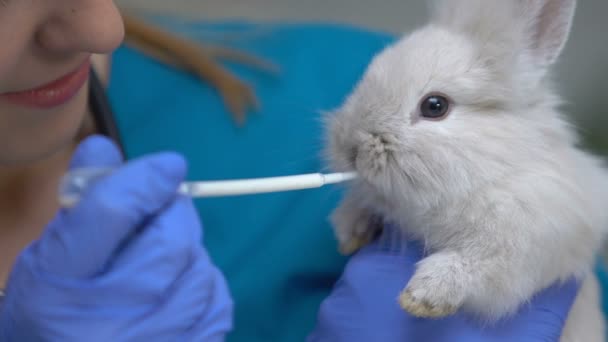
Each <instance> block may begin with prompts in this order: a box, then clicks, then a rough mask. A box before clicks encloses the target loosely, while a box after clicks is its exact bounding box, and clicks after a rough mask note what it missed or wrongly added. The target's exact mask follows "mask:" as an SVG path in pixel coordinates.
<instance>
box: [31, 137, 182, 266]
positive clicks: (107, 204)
mask: <svg viewBox="0 0 608 342" xmlns="http://www.w3.org/2000/svg"><path fill="white" fill-rule="evenodd" d="M98 146H101V145H98ZM97 151H99V150H96V149H94V148H93V149H91V150H90V151H89V152H90V153H91V154H97V153H95V152H97ZM100 152H101V153H100V154H103V148H101V151H100ZM185 173H186V163H185V161H184V159H183V158H182V157H181V156H179V155H176V154H173V153H159V154H156V155H152V156H147V157H143V158H141V159H138V160H135V161H133V162H131V163H129V164H126V165H125V166H122V167H120V168H118V169H117V170H116V171H114V172H113V173H112V174H110V175H109V176H107V177H104V178H103V179H100V180H99V181H98V182H96V183H93V184H92V185H91V188H90V189H89V191H87V192H85V193H84V194H83V195H82V198H81V199H80V201H79V203H78V204H77V205H76V206H74V207H73V208H70V209H68V210H65V211H61V212H60V213H59V215H58V216H57V217H56V218H55V220H53V221H52V223H51V224H50V225H49V227H48V229H47V233H48V234H45V237H43V239H41V240H40V241H39V243H38V246H37V247H38V253H39V259H40V262H41V263H42V264H43V268H44V270H45V271H47V272H52V273H55V274H56V275H63V276H71V277H87V276H92V275H95V274H96V273H99V272H102V271H103V268H104V267H106V266H107V265H108V262H110V259H111V257H112V256H113V255H114V254H115V253H116V252H117V250H118V249H119V247H122V244H123V243H124V242H125V240H126V239H127V238H128V237H130V236H131V235H133V234H135V233H136V232H137V230H138V229H139V228H141V227H142V226H143V225H144V224H145V223H146V220H149V219H150V218H151V217H152V216H154V215H157V214H159V212H160V211H161V210H162V209H163V208H164V207H165V206H167V205H168V204H169V203H170V201H172V200H173V199H174V198H175V197H176V195H177V190H178V187H179V184H180V182H181V181H182V180H183V179H184V177H185Z"/></svg>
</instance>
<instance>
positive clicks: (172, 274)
mask: <svg viewBox="0 0 608 342" xmlns="http://www.w3.org/2000/svg"><path fill="white" fill-rule="evenodd" d="M201 230H202V226H201V224H200V221H199V218H198V215H197V212H196V210H195V208H194V206H193V205H192V200H191V199H189V198H186V197H179V198H178V199H176V200H175V201H174V202H172V203H171V204H170V205H169V206H168V207H167V208H166V209H164V210H163V211H162V213H160V214H159V215H157V216H156V217H154V218H153V219H151V220H150V221H148V223H147V225H146V226H145V227H144V228H143V229H141V230H140V231H139V233H138V234H136V235H133V236H131V237H130V238H129V240H128V241H127V242H126V243H125V244H124V247H123V248H122V250H121V251H120V253H118V254H117V255H116V256H115V257H114V259H113V263H112V273H111V274H107V275H106V276H105V277H104V278H105V280H104V281H107V282H110V283H112V282H116V283H129V284H130V286H131V287H132V288H134V289H136V291H137V292H138V294H137V295H136V296H135V297H134V298H137V299H138V300H141V301H142V302H144V303H149V302H151V301H155V300H157V298H159V297H160V296H162V295H164V293H165V292H166V291H168V290H169V288H170V287H171V286H173V285H172V282H173V281H174V279H176V278H177V277H179V275H180V274H181V273H182V272H184V270H186V269H187V268H188V267H191V263H192V262H193V260H194V258H195V257H196V256H197V255H198V253H199V250H200V249H202V246H201V238H200V236H201ZM203 261H204V262H207V263H208V267H211V264H210V262H209V260H198V261H197V262H198V263H199V264H200V263H201V262H203ZM133 274H137V278H134V279H132V280H129V279H126V278H130V277H132V275H133ZM201 276H205V275H204V274H201Z"/></svg>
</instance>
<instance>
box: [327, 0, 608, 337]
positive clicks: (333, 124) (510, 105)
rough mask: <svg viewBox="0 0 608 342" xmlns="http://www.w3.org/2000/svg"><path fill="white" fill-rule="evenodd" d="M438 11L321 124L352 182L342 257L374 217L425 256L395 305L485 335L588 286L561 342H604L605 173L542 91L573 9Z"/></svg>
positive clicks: (499, 1) (340, 212) (566, 0)
mask: <svg viewBox="0 0 608 342" xmlns="http://www.w3.org/2000/svg"><path fill="white" fill-rule="evenodd" d="M433 5H434V7H433V10H432V13H433V16H432V19H431V20H430V22H429V23H428V24H427V25H426V26H424V27H422V28H420V29H418V30H416V31H414V32H412V33H411V34H409V35H406V36H404V37H402V38H401V39H399V40H398V41H396V42H395V43H394V44H392V45H390V46H388V47H387V48H386V49H384V50H383V51H381V52H380V53H379V54H378V55H377V56H375V58H374V59H373V60H372V61H371V64H370V65H369V67H368V69H367V70H366V72H365V74H364V75H363V77H362V79H361V81H360V82H359V84H358V85H357V86H356V88H355V89H354V90H353V93H352V94H350V96H349V97H348V98H347V99H346V101H345V103H344V104H343V105H342V106H340V108H338V109H336V110H333V111H332V112H331V113H329V116H328V117H327V125H328V135H327V139H328V141H327V144H328V147H327V154H328V157H329V159H330V162H331V165H332V168H333V169H336V170H339V171H353V170H356V172H358V174H359V178H358V179H357V180H355V181H354V182H353V183H352V184H351V186H350V189H349V191H348V193H347V195H346V198H345V199H344V201H343V202H342V203H341V205H340V206H339V207H338V208H337V209H336V211H335V212H334V213H333V215H332V222H333V224H334V226H335V231H336V235H337V238H338V240H339V242H340V247H341V249H342V250H343V251H344V252H345V253H350V252H353V251H355V250H356V249H358V248H359V247H361V246H362V245H363V244H364V243H366V242H367V241H368V240H369V238H370V237H371V236H372V234H373V233H374V232H373V229H371V225H370V218H371V217H372V216H375V215H381V216H382V217H384V218H385V219H386V220H388V221H392V222H395V223H396V224H398V225H399V226H400V227H402V229H403V230H404V232H406V233H407V234H409V236H411V237H413V238H415V239H419V240H421V241H422V242H424V246H425V248H426V251H427V253H428V254H427V256H426V257H425V258H424V259H423V260H422V261H421V262H420V263H419V264H418V265H417V269H416V273H415V275H414V276H413V278H412V279H411V280H410V282H409V283H408V284H404V290H403V292H402V293H401V294H399V302H400V304H401V306H402V307H403V308H404V309H405V310H407V311H409V312H410V313H412V314H414V315H417V316H421V317H442V316H445V315H449V314H451V313H453V312H455V311H456V310H459V309H462V310H466V311H468V312H470V313H472V314H476V315H478V316H480V317H481V318H483V319H486V320H488V321H491V320H494V319H497V318H500V317H504V316H505V315H508V314H511V313H513V312H514V311H515V310H517V309H518V308H519V306H520V305H522V304H524V303H525V302H526V301H527V300H529V299H530V298H531V297H532V295H533V294H535V293H536V292H538V291H540V290H541V289H543V288H546V287H547V286H549V285H551V284H554V283H555V282H557V281H560V280H566V279H568V278H570V277H572V276H578V277H581V278H583V277H584V283H583V286H582V289H581V292H580V294H579V295H578V297H577V299H576V302H575V304H574V307H573V309H572V311H571V314H570V316H569V319H568V322H567V324H566V328H565V331H564V335H563V338H562V341H585V342H593V341H602V340H603V339H604V323H603V318H602V312H601V309H600V299H599V295H600V294H599V289H598V286H597V280H596V279H595V277H594V274H593V273H592V268H593V265H594V262H595V261H596V258H597V256H598V252H599V250H600V249H601V247H602V244H603V241H604V237H605V235H606V232H607V231H608V172H607V171H606V169H605V168H604V166H603V165H602V163H601V162H600V160H599V159H597V158H596V157H594V156H592V155H591V154H590V153H587V152H585V151H583V150H582V149H580V148H579V147H578V141H577V137H576V132H575V130H574V129H573V128H572V127H571V125H570V124H568V122H567V121H566V120H565V119H564V118H563V117H562V115H561V114H560V112H559V111H558V106H559V105H560V104H561V103H560V99H559V97H558V96H557V94H556V92H555V91H554V89H553V88H552V85H551V82H550V78H549V71H550V69H551V67H552V65H553V64H554V62H555V61H556V60H557V58H558V56H559V55H560V53H561V51H562V49H563V48H564V46H565V43H566V41H567V38H568V36H569V32H570V28H571V22H572V20H573V17H574V12H575V7H576V1H575V0H509V1H505V0H445V1H436V2H433ZM396 295H397V294H396Z"/></svg>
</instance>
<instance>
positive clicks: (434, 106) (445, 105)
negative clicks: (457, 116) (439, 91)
mask: <svg viewBox="0 0 608 342" xmlns="http://www.w3.org/2000/svg"><path fill="white" fill-rule="evenodd" d="M449 107H450V101H449V100H448V99H447V98H446V97H444V96H441V95H431V96H428V97H426V98H425V99H424V100H423V101H422V103H421V104H420V114H421V115H422V116H423V117H425V118H427V119H440V118H443V117H444V116H445V115H446V114H447V113H448V110H449Z"/></svg>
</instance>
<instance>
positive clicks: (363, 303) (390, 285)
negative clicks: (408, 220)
mask: <svg viewBox="0 0 608 342" xmlns="http://www.w3.org/2000/svg"><path fill="white" fill-rule="evenodd" d="M406 244H407V248H405V245H406ZM421 250H422V249H421V248H420V246H419V245H417V244H415V243H414V242H411V241H405V239H404V238H403V236H402V235H401V234H400V233H399V232H398V230H397V229H396V228H394V227H392V226H386V227H385V229H384V232H383V233H382V235H381V236H380V238H379V239H378V240H376V241H375V242H373V243H372V244H370V245H368V246H366V247H364V248H363V249H361V250H360V251H359V252H358V253H356V254H355V255H354V256H353V257H352V258H351V259H350V260H349V262H348V263H347V265H346V268H345V270H344V272H343V274H342V277H341V278H340V279H339V281H338V282H337V284H336V285H335V288H334V290H333V291H332V293H331V294H330V295H329V296H328V298H326V299H325V301H324V302H323V303H322V305H321V308H320V312H319V316H318V321H317V326H316V328H315V330H314V331H313V332H312V333H311V335H310V336H309V338H308V341H314V342H319V341H331V342H341V341H348V342H359V341H370V342H372V341H383V342H391V341H399V342H406V341H428V342H494V341H500V342H511V341H518V342H532V341H537V342H540V341H558V340H559V336H560V335H561V332H562V329H563V326H564V321H565V317H566V316H567V314H568V312H569V310H570V307H571V306H572V304H573V302H574V298H575V297H576V293H577V291H578V288H579V287H578V283H577V282H576V281H575V280H572V281H570V282H566V283H565V284H563V285H560V286H558V285H555V286H553V287H550V288H549V289H547V290H545V291H542V292H541V293H540V294H538V295H537V296H536V297H535V298H533V300H532V301H531V303H530V305H527V306H524V307H522V309H521V310H520V311H519V312H518V313H517V314H516V315H515V316H513V317H509V318H507V319H505V320H503V321H501V322H499V323H498V324H496V325H492V326H486V327H482V326H481V324H479V323H478V322H477V321H474V320H472V319H470V317H467V316H466V315H464V314H462V313H458V314H455V315H453V316H450V317H446V318H443V319H439V320H431V319H421V318H416V317H414V316H411V315H409V314H408V313H407V312H405V311H404V310H402V309H401V308H400V306H399V304H398V301H397V297H398V295H399V293H400V292H401V290H402V289H403V287H404V286H405V285H406V284H407V282H408V281H409V279H410V278H411V277H412V275H413V273H414V271H415V264H416V263H417V262H418V261H419V260H420V259H421V257H422V252H421Z"/></svg>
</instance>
